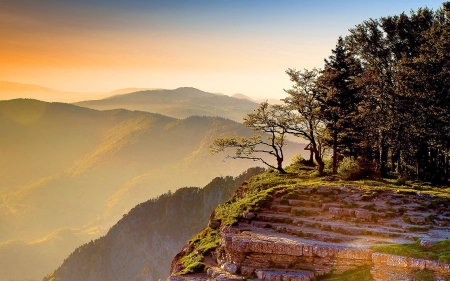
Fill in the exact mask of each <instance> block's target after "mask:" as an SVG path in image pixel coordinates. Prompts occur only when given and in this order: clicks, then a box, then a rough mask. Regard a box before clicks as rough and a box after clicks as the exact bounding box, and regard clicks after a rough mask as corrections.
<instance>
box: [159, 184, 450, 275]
mask: <svg viewBox="0 0 450 281" xmlns="http://www.w3.org/2000/svg"><path fill="white" fill-rule="evenodd" d="M449 222H450V206H448V205H447V204H439V201H436V200H433V198H432V197H431V195H424V194H421V193H420V192H419V193H418V192H398V191H396V190H383V189H379V190H377V189H374V190H373V191H371V192H367V190H366V189H361V188H359V187H358V186H344V185H341V186H316V187H312V188H311V187H307V188H305V187H298V188H297V189H294V192H292V189H291V191H290V192H289V193H288V194H286V193H284V194H283V192H278V193H277V194H274V195H273V196H272V198H271V202H269V204H265V207H263V208H259V209H258V211H253V212H244V213H242V216H240V217H239V218H238V220H237V222H236V223H234V224H233V225H232V226H219V225H220V223H219V224H218V223H217V222H215V221H214V217H212V219H211V222H210V226H213V227H216V228H217V229H220V232H219V237H220V244H219V246H218V247H216V248H215V250H213V251H211V252H210V253H209V255H208V257H206V258H205V260H204V262H205V263H206V264H207V270H206V272H205V273H203V274H196V275H189V274H187V275H178V276H176V275H177V272H179V271H180V270H181V269H182V268H183V266H182V265H181V262H180V261H181V258H182V257H183V252H182V253H180V254H179V255H178V256H177V257H176V258H175V260H174V261H173V263H172V272H171V274H172V276H171V277H169V279H168V280H170V281H179V280H230V281H234V280H244V279H257V280H265V281H301V280H305V281H306V280H328V279H326V276H327V275H330V274H333V275H339V274H345V273H346V272H352V271H353V272H356V273H357V272H358V271H361V272H366V273H367V274H366V275H369V278H371V279H364V280H377V281H378V280H380V281H381V280H383V281H384V280H432V279H434V280H448V279H450V265H449V264H445V263H440V262H439V261H437V260H427V259H420V258H412V257H406V256H398V255H392V254H385V253H380V252H377V251H376V250H374V248H373V246H377V245H387V244H404V243H412V242H414V241H421V243H422V245H423V246H424V247H431V246H432V245H433V244H435V243H437V242H439V241H442V240H445V239H448V237H449V236H450V232H449V227H448V226H449ZM424 272H426V274H427V276H428V278H432V279H420V274H423V273H424ZM447 278H448V279H447ZM330 280H331V279H330ZM333 280H334V279H333ZM339 280H347V279H339ZM351 280H363V279H351Z"/></svg>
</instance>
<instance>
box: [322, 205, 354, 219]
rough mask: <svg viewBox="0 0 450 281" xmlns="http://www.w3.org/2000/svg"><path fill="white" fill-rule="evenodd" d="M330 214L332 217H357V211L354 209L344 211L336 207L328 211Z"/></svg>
mask: <svg viewBox="0 0 450 281" xmlns="http://www.w3.org/2000/svg"><path fill="white" fill-rule="evenodd" d="M328 212H329V213H330V215H332V216H334V217H336V218H341V217H350V216H354V215H355V210H352V209H344V208H336V207H330V208H329V209H328Z"/></svg>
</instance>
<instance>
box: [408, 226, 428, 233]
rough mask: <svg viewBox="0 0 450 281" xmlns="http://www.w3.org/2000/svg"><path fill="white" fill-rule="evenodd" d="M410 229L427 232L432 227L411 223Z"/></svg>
mask: <svg viewBox="0 0 450 281" xmlns="http://www.w3.org/2000/svg"><path fill="white" fill-rule="evenodd" d="M408 230H409V231H411V232H425V231H428V230H430V228H429V227H427V226H417V225H410V226H408Z"/></svg>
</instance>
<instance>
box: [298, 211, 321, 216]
mask: <svg viewBox="0 0 450 281" xmlns="http://www.w3.org/2000/svg"><path fill="white" fill-rule="evenodd" d="M293 214H294V215H295V216H297V217H310V216H314V215H316V214H317V212H313V211H308V210H294V211H293Z"/></svg>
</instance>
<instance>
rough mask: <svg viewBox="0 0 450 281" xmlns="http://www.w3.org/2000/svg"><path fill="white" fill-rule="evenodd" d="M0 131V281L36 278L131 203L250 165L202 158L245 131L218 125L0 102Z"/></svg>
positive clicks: (196, 120)
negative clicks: (216, 142) (217, 141)
mask: <svg viewBox="0 0 450 281" xmlns="http://www.w3.org/2000/svg"><path fill="white" fill-rule="evenodd" d="M0 129H1V131H2V134H1V136H0V155H1V158H0V163H1V166H2V169H1V170H0V177H1V178H2V181H1V183H0V198H1V199H0V260H8V261H9V262H13V261H15V263H12V264H15V265H16V266H14V267H6V268H2V270H1V271H0V273H1V274H2V275H1V276H0V279H3V278H8V279H9V278H11V279H12V278H16V279H18V278H22V279H24V278H33V279H34V278H39V277H42V274H44V273H48V272H49V271H50V270H52V269H54V268H55V267H56V266H57V265H58V264H60V263H61V262H62V260H63V258H64V257H66V256H67V255H68V254H69V253H70V252H71V251H72V250H73V246H74V245H77V244H79V243H82V242H86V241H89V240H90V239H95V238H97V237H99V236H100V235H103V234H105V233H106V230H107V229H108V228H109V227H110V226H111V225H113V224H114V223H116V222H117V221H118V219H120V218H121V217H122V215H123V214H124V213H126V212H128V211H129V210H130V209H131V208H132V207H133V206H135V205H136V204H138V203H140V202H143V201H145V200H148V199H149V198H153V197H156V196H158V195H160V194H162V193H164V192H167V191H168V190H175V189H176V188H179V187H180V186H194V185H203V184H206V183H207V182H208V181H209V180H210V179H211V178H214V177H216V176H220V175H237V174H238V173H240V172H241V171H243V170H245V169H246V168H248V167H251V166H253V165H254V162H253V161H249V162H242V161H240V162H232V161H227V162H223V157H224V155H222V157H215V156H212V155H210V153H209V150H208V145H209V143H210V142H211V141H212V139H214V138H215V137H217V136H220V135H222V134H248V135H249V134H251V133H252V132H251V131H250V130H248V129H247V128H245V127H244V126H243V125H242V124H239V123H236V122H234V121H231V120H226V119H223V118H212V117H190V118H186V119H175V118H170V117H166V116H162V115H159V114H152V113H148V112H137V111H128V110H110V111H97V110H92V109H87V108H82V107H78V106H74V105H70V104H62V103H46V102H41V101H36V100H24V99H22V100H11V101H1V102H0ZM291 149H292V150H291V152H290V153H291V155H292V154H294V153H296V151H298V150H300V149H301V147H299V146H295V145H292V146H291ZM64 229H65V230H64ZM62 230H64V232H61V231H62ZM52 233H53V234H52ZM58 233H70V235H63V236H60V235H59V234H58ZM9 240H15V241H14V242H10V241H9ZM8 241H9V242H8ZM55 241H57V242H55ZM61 241H65V242H61ZM2 243H3V244H2ZM55 243H56V244H58V245H60V247H56V248H55V247H53V246H51V245H56V244H55ZM13 252H14V253H17V254H13V255H12V254H11V253H13ZM24 260H30V261H39V263H36V265H33V266H31V265H28V264H26V263H23V262H21V261H24ZM16 273H18V275H17V274H16Z"/></svg>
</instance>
